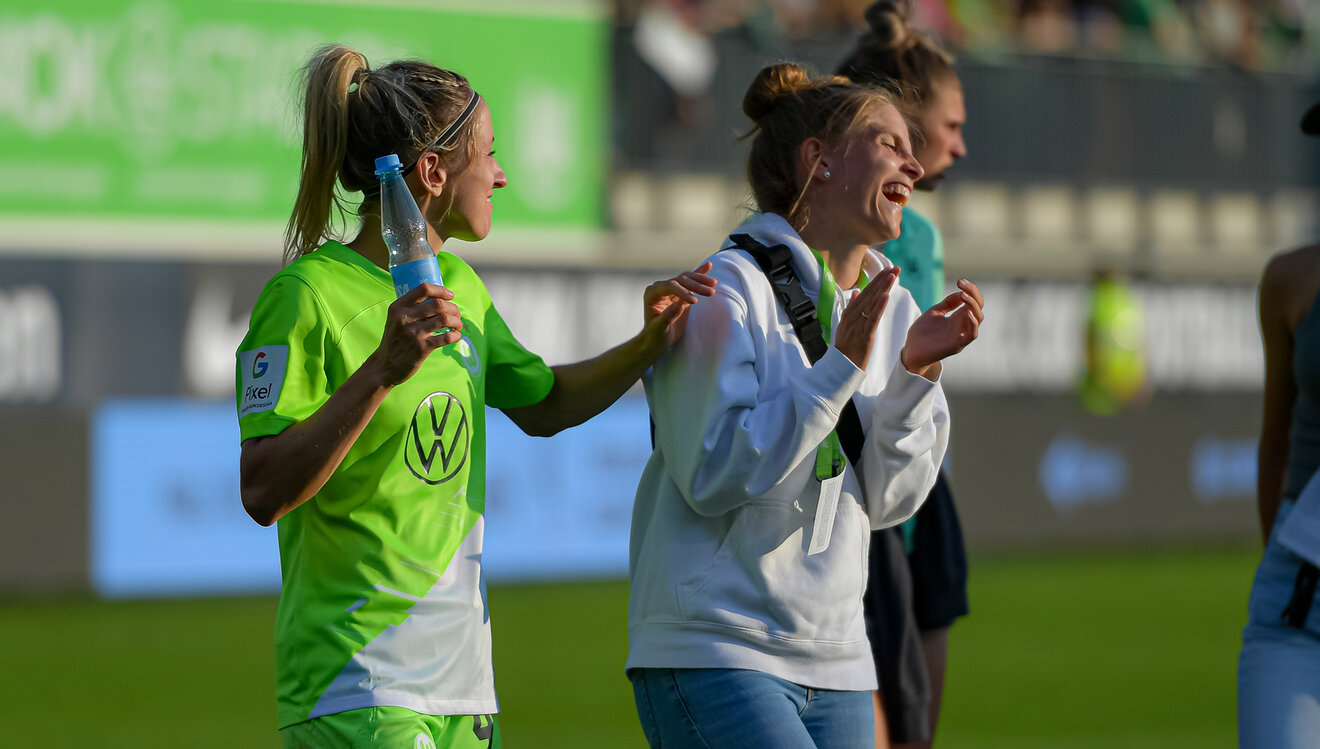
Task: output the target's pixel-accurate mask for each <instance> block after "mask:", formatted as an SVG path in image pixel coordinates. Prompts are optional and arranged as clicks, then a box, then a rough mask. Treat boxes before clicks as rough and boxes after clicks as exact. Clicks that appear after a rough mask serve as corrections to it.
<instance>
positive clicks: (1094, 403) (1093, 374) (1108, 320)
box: [1077, 268, 1151, 416]
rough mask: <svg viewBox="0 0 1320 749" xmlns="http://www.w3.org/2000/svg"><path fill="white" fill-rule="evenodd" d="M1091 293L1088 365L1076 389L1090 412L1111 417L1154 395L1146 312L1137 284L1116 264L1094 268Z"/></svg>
mask: <svg viewBox="0 0 1320 749" xmlns="http://www.w3.org/2000/svg"><path fill="white" fill-rule="evenodd" d="M1086 296H1087V299H1086V330H1085V341H1086V351H1085V356H1084V357H1083V360H1084V362H1085V365H1084V367H1083V370H1082V374H1081V377H1080V378H1079V379H1078V383H1077V393H1078V396H1079V397H1080V398H1081V401H1082V405H1083V406H1085V407H1086V409H1087V410H1088V411H1090V412H1091V413H1093V414H1097V415H1100V416H1112V415H1114V414H1116V413H1118V412H1120V411H1122V410H1123V409H1125V408H1128V407H1131V406H1134V405H1137V404H1139V403H1144V402H1145V401H1146V400H1147V399H1149V397H1150V395H1151V387H1150V379H1149V378H1148V377H1147V373H1146V369H1147V364H1146V315H1145V312H1144V311H1143V310H1142V307H1141V301H1140V300H1139V299H1137V295H1136V294H1135V293H1134V292H1133V290H1132V286H1131V285H1129V284H1128V282H1127V280H1126V279H1124V278H1122V277H1121V276H1120V275H1119V273H1118V272H1117V271H1115V270H1114V269H1112V268H1101V269H1099V270H1097V271H1096V272H1095V274H1094V276H1093V277H1092V279H1091V286H1090V288H1089V289H1088V290H1087V295H1086Z"/></svg>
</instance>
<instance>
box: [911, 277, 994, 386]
mask: <svg viewBox="0 0 1320 749" xmlns="http://www.w3.org/2000/svg"><path fill="white" fill-rule="evenodd" d="M958 289H959V291H955V292H954V293H952V294H950V295H948V296H946V297H945V298H944V299H943V301H941V302H940V303H938V304H936V305H935V306H933V307H931V308H930V309H928V310H926V313H925V314H923V315H922V316H921V317H918V318H917V320H916V322H914V323H912V327H910V328H908V333H907V341H906V343H904V344H903V353H902V358H903V366H904V367H906V368H907V371H909V372H911V373H912V374H916V375H921V376H922V377H925V378H926V379H928V380H934V379H935V378H936V377H938V376H939V363H940V362H941V361H943V360H944V359H946V358H948V357H950V356H953V355H954V354H956V353H958V352H959V351H962V350H963V349H964V348H966V347H967V344H969V343H971V342H972V341H974V340H976V336H977V334H978V333H979V331H980V327H981V321H982V320H984V319H985V313H984V312H983V311H982V308H983V307H984V306H985V299H984V298H982V296H981V290H980V289H978V288H976V284H974V283H972V282H971V281H968V280H967V279H965V278H964V279H962V280H961V281H959V282H958Z"/></svg>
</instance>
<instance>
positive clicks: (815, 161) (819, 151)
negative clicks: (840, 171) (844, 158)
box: [798, 138, 834, 182]
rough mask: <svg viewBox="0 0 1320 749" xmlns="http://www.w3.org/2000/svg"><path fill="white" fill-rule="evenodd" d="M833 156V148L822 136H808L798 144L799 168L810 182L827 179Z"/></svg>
mask: <svg viewBox="0 0 1320 749" xmlns="http://www.w3.org/2000/svg"><path fill="white" fill-rule="evenodd" d="M833 158H834V153H833V150H832V149H831V148H830V147H829V146H827V145H825V142H824V141H822V140H821V139H820V138H807V139H806V140H804V141H802V145H801V146H798V169H799V170H800V171H801V173H802V174H803V175H805V176H806V180H807V181H808V182H825V181H827V180H828V179H829V177H826V176H825V175H826V174H827V173H829V172H830V171H831V170H830V162H831V161H832V160H833Z"/></svg>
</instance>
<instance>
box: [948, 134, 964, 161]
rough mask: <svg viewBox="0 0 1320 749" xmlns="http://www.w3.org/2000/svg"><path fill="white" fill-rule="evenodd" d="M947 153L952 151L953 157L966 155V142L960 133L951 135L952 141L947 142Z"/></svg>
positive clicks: (958, 157) (957, 157)
mask: <svg viewBox="0 0 1320 749" xmlns="http://www.w3.org/2000/svg"><path fill="white" fill-rule="evenodd" d="M949 153H952V154H953V157H954V158H955V159H961V158H962V157H964V156H966V155H967V143H966V142H965V141H964V140H963V137H962V133H958V134H957V135H955V136H953V142H952V143H950V144H949Z"/></svg>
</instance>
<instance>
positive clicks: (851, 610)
mask: <svg viewBox="0 0 1320 749" xmlns="http://www.w3.org/2000/svg"><path fill="white" fill-rule="evenodd" d="M734 234H749V235H751V236H752V237H753V238H754V239H756V240H758V241H760V242H761V243H762V244H764V245H766V246H772V245H776V244H784V245H787V246H788V247H789V248H790V249H791V250H792V252H793V260H792V262H793V269H794V270H795V271H796V272H797V275H798V278H800V279H801V281H802V287H803V289H804V291H805V292H806V294H807V296H808V297H809V298H811V300H812V302H813V303H815V302H817V300H818V299H819V293H820V285H821V278H822V274H821V271H820V266H819V264H818V263H817V261H816V259H815V258H814V256H813V255H812V254H811V251H810V250H809V249H808V248H807V246H806V244H804V243H803V241H802V239H801V238H800V237H798V235H797V233H796V232H794V231H793V229H792V227H790V226H789V225H788V223H787V222H786V221H785V220H784V219H783V218H781V217H780V216H778V215H775V214H760V215H756V216H753V217H752V218H751V219H749V220H748V221H747V222H745V223H744V224H743V225H742V226H740V227H739V228H738V229H737V230H735V231H734ZM732 245H733V243H732V242H731V241H729V240H726V241H725V243H724V248H725V250H726V251H722V252H718V253H716V254H715V255H713V256H711V258H710V260H711V261H712V262H713V263H714V268H713V269H712V270H711V275H713V276H714V277H715V278H716V279H717V280H718V282H719V285H718V286H717V287H716V293H715V296H713V297H710V298H708V299H703V300H702V301H701V302H700V303H698V304H696V305H693V306H692V307H691V308H690V310H689V312H688V314H689V318H688V321H687V330H686V333H685V334H684V336H683V339H682V340H681V341H680V342H679V343H678V344H677V345H676V346H674V347H672V348H671V349H670V350H669V351H668V352H666V353H665V354H664V355H663V356H662V357H661V358H660V360H659V361H657V362H656V364H655V367H654V368H653V369H652V371H651V372H649V373H648V374H647V376H646V377H645V378H644V383H645V386H646V395H647V399H648V401H649V404H650V407H651V413H652V414H653V418H654V421H655V450H654V452H653V453H652V455H651V459H650V461H649V462H648V463H647V466H646V469H645V471H644V472H643V474H642V478H641V482H640V485H639V486H638V488H637V497H636V503H635V504H634V507H633V518H632V537H631V548H630V554H629V573H630V580H631V598H630V601H629V606H628V630H629V646H628V662H627V668H628V669H634V668H734V669H753V670H757V671H762V672H765V673H768V674H771V675H774V676H778V677H780V678H783V679H786V680H788V681H790V682H793V683H796V684H799V685H802V686H806V687H811V688H815V689H834V690H871V689H875V688H876V676H875V667H874V664H873V662H872V659H871V651H870V647H869V645H868V643H867V639H866V627H865V624H864V623H863V619H862V594H863V592H864V591H865V588H866V574H867V547H868V544H869V542H870V531H871V530H872V529H873V528H882V527H885V526H890V525H895V524H897V523H900V522H902V521H903V520H905V519H907V518H908V517H910V516H911V515H912V514H913V513H915V512H916V510H917V508H918V507H919V506H920V504H921V502H922V501H923V500H924V499H925V497H926V495H927V493H928V492H929V491H930V489H931V487H932V486H933V485H934V483H935V477H936V474H937V473H938V471H939V466H940V462H941V461H942V460H943V458H944V449H945V445H946V443H947V440H948V427H949V415H948V407H947V405H946V403H945V400H944V393H943V391H942V390H941V388H940V386H939V384H938V383H935V382H930V381H929V380H926V379H925V378H923V377H919V376H917V375H914V374H912V373H910V372H908V371H907V370H906V369H905V368H904V367H903V364H902V362H901V361H900V360H899V354H900V352H901V350H902V348H903V343H904V341H905V339H906V336H907V329H908V327H909V326H910V325H911V324H912V322H913V321H914V320H916V318H917V317H918V316H919V315H920V311H919V310H918V309H917V306H916V304H915V303H914V302H913V301H912V297H911V295H910V294H908V292H907V291H906V290H904V289H903V288H902V287H901V286H899V285H897V284H895V285H894V287H893V290H892V291H891V292H890V298H889V304H888V306H887V307H886V309H885V312H884V315H883V317H882V318H881V320H880V322H879V324H878V326H877V329H876V333H875V343H874V345H873V347H872V349H871V356H870V360H869V362H868V364H867V367H866V369H865V371H863V370H860V369H858V368H857V367H856V366H855V365H854V364H853V363H852V362H851V361H850V360H849V359H848V358H847V357H846V356H845V355H844V354H843V353H842V352H841V351H839V349H837V348H835V347H833V346H830V348H829V350H828V352H827V353H826V354H825V355H824V356H823V357H822V358H821V359H820V360H819V361H818V362H817V363H816V364H815V365H814V366H812V365H811V364H810V363H809V362H808V359H807V355H806V353H805V352H804V351H803V349H802V346H801V345H800V344H799V342H798V337H797V335H796V333H794V331H793V328H792V325H791V324H790V323H789V321H788V316H787V314H786V313H785V312H784V310H783V309H782V308H781V306H780V305H779V303H778V302H777V301H776V299H775V296H774V294H773V292H772V291H771V288H770V283H769V281H768V279H767V278H766V276H765V274H764V273H763V272H762V271H761V269H760V267H759V266H758V265H757V264H756V261H754V260H753V259H751V257H750V256H748V255H747V254H746V253H744V252H742V251H741V250H728V249H727V248H729V247H732ZM891 265H892V263H890V262H889V261H888V260H886V259H885V258H884V257H883V256H881V255H879V254H877V253H875V252H868V254H867V257H866V260H865V263H864V266H863V268H864V271H865V272H866V273H867V274H868V276H870V277H875V275H876V274H878V273H879V272H880V271H881V270H882V269H884V268H887V267H890V266H891ZM849 296H850V294H848V293H847V292H841V293H839V294H837V295H836V304H835V310H834V313H833V318H832V323H833V324H832V325H830V330H831V331H833V330H836V329H837V328H838V320H839V313H840V312H842V310H843V308H844V305H845V304H846V303H847V298H848V297H849ZM850 397H851V398H852V399H853V403H854V404H855V406H856V408H857V412H858V415H859V416H860V417H861V422H862V429H863V432H864V433H865V435H866V439H865V443H864V446H863V450H862V452H863V456H862V459H861V461H860V463H861V465H860V466H856V467H854V466H851V465H848V466H847V467H845V469H844V473H843V476H842V485H841V486H842V488H841V492H840V494H839V499H838V506H837V511H836V513H835V515H834V518H833V523H832V524H830V525H829V526H828V530H825V531H824V532H823V534H822V535H823V536H824V537H825V538H828V545H827V546H826V547H825V549H824V551H821V552H818V553H812V554H808V550H809V548H810V546H811V542H812V536H813V524H814V521H815V516H816V509H817V506H818V504H819V503H820V497H821V488H822V483H821V481H819V480H818V479H817V478H816V460H815V457H816V448H817V446H819V445H820V444H821V443H822V442H823V441H824V440H825V439H826V438H827V437H828V435H829V433H830V431H831V430H832V429H834V426H835V423H836V422H837V421H838V418H839V414H840V412H841V411H842V409H843V406H844V404H846V403H847V400H848V398H850ZM822 540H824V538H822V539H817V541H818V542H820V541H822Z"/></svg>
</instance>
